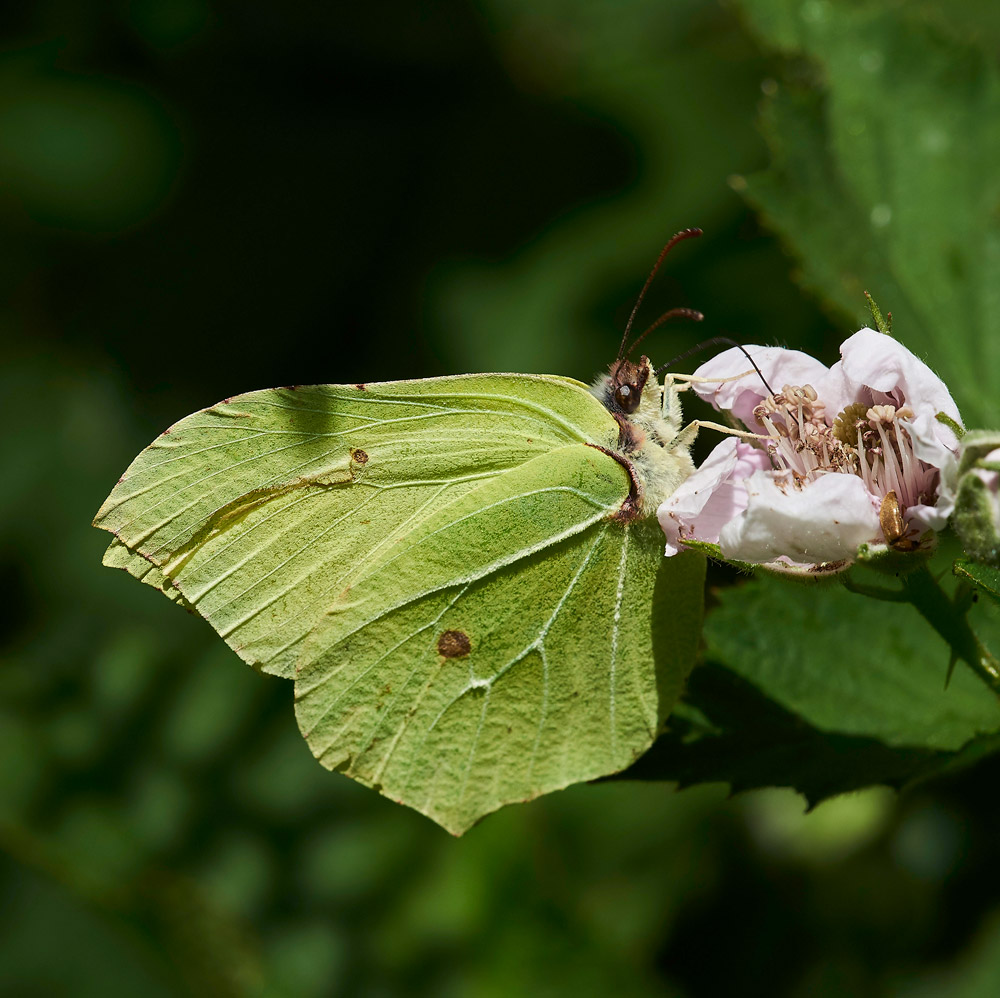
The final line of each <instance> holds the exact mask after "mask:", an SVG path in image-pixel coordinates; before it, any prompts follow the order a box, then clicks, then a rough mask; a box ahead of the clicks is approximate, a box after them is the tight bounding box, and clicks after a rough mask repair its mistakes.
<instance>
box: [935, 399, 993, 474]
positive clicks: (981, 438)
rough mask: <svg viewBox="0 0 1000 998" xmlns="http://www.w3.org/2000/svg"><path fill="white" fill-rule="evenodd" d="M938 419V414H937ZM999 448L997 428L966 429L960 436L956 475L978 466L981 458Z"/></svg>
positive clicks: (980, 465)
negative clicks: (960, 444) (960, 442)
mask: <svg viewBox="0 0 1000 998" xmlns="http://www.w3.org/2000/svg"><path fill="white" fill-rule="evenodd" d="M938 418H939V419H940V414H939V416H938ZM998 448H1000V432H998V431H997V430H966V431H965V434H964V435H963V436H962V450H961V455H960V457H959V459H958V476H959V478H961V477H962V475H964V474H965V473H966V472H967V471H971V470H972V469H973V468H980V467H983V465H982V464H981V463H980V462H981V461H982V460H983V458H985V457H986V456H987V454H989V453H990V452H991V451H995V450H997V449H998Z"/></svg>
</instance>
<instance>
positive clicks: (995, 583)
mask: <svg viewBox="0 0 1000 998" xmlns="http://www.w3.org/2000/svg"><path fill="white" fill-rule="evenodd" d="M953 571H954V572H955V575H957V576H958V577H959V578H960V579H965V580H966V581H967V582H971V583H972V584H973V585H974V586H975V587H976V589H978V590H979V591H981V592H984V593H986V595H987V596H989V597H990V599H992V600H994V601H995V602H997V603H1000V569H997V568H994V567H993V566H992V565H983V564H981V563H980V562H977V561H969V560H968V559H966V558H960V559H959V560H958V561H956V562H955V566H954V569H953Z"/></svg>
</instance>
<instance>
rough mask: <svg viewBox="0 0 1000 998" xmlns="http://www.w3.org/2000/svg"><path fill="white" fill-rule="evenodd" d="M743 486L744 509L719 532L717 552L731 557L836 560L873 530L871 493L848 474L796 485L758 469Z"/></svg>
mask: <svg viewBox="0 0 1000 998" xmlns="http://www.w3.org/2000/svg"><path fill="white" fill-rule="evenodd" d="M746 489H747V495H748V502H747V508H746V512H744V513H743V514H742V515H741V516H739V517H737V519H735V520H733V521H732V522H731V523H729V524H727V525H726V526H725V527H723V529H722V531H721V532H720V534H719V547H720V548H721V550H722V554H723V556H724V557H726V558H730V559H732V560H734V561H749V562H766V561H773V560H774V559H776V558H780V557H782V556H784V557H786V558H789V559H791V560H792V561H796V562H801V563H812V564H817V563H819V562H824V561H840V560H842V559H845V558H853V557H854V556H855V554H856V553H857V549H858V546H859V545H861V544H864V543H866V542H868V541H872V540H874V539H875V538H876V537H877V536H878V534H879V520H878V511H877V509H876V507H875V503H874V501H873V498H872V496H871V494H870V493H869V492H868V490H867V489H866V488H865V484H864V482H863V481H862V480H861V479H860V478H857V477H855V476H854V475H838V474H830V475H823V476H822V477H821V478H817V479H816V480H815V481H812V482H808V483H806V484H805V485H804V486H803V487H802V488H801V489H796V488H795V487H794V486H793V485H792V484H791V482H790V481H789V480H788V479H785V478H783V477H781V476H778V475H776V474H775V473H773V472H772V473H768V472H761V471H758V472H756V473H755V474H754V475H753V476H752V477H751V478H750V479H749V480H748V481H747V482H746Z"/></svg>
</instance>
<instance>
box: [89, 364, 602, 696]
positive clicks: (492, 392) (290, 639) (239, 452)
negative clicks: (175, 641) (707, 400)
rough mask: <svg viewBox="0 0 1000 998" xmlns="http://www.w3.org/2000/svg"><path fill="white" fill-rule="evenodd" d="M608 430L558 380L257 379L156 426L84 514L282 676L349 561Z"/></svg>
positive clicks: (589, 401)
mask: <svg viewBox="0 0 1000 998" xmlns="http://www.w3.org/2000/svg"><path fill="white" fill-rule="evenodd" d="M526 385H527V386H528V387H530V389H531V391H530V393H528V394H529V397H527V398H525V397H523V396H524V395H525V387H526ZM519 395H520V396H521V397H519ZM615 432H616V431H615V428H614V424H613V422H612V421H611V419H610V417H609V416H608V414H607V412H606V411H605V410H604V409H603V407H601V406H600V404H599V403H597V402H596V400H594V399H593V398H590V397H589V396H588V395H587V394H586V393H585V392H583V391H582V390H581V386H579V385H577V384H576V383H575V382H572V381H570V380H568V379H560V378H541V377H528V376H505V375H494V376H466V377H456V378H440V379H433V380H430V381H423V382H419V381H416V382H414V381H404V382H395V383H388V384H381V385H370V386H366V387H364V388H361V387H358V386H341V385H325V386H314V387H308V388H298V389H274V390H267V391H261V392H252V393H250V394H248V395H243V396H239V397H237V398H234V399H231V400H229V401H227V402H225V403H222V404H220V405H218V406H214V407H213V408H211V409H207V410H204V411H202V412H198V413H195V414H194V415H192V416H189V417H187V418H186V419H183V420H181V421H180V422H179V423H177V424H175V425H174V426H173V427H171V428H170V430H168V431H167V432H166V433H164V434H163V435H162V436H160V437H159V438H158V439H157V440H156V441H155V442H154V443H153V444H152V445H151V446H150V447H148V448H147V449H146V450H145V451H143V452H142V453H141V454H140V455H139V457H138V458H136V460H135V461H134V462H133V463H132V465H131V466H130V467H129V469H128V471H126V473H125V475H124V476H123V477H122V480H121V481H120V482H119V484H118V485H117V487H116V488H115V490H114V491H113V492H112V494H111V495H110V496H109V498H108V500H107V501H106V502H105V504H104V506H103V507H102V508H101V510H100V512H99V513H98V516H97V519H96V520H95V523H96V524H97V525H98V526H101V527H104V528H105V529H107V530H110V531H112V532H113V533H114V534H115V536H116V538H117V540H116V542H114V543H112V545H111V547H110V548H109V550H108V554H107V555H106V557H105V562H106V563H107V564H111V565H114V566H116V567H124V568H126V569H127V570H128V571H129V572H131V573H132V574H133V575H136V576H137V577H139V578H141V579H142V581H144V582H147V583H148V584H151V585H154V586H156V587H157V588H160V589H163V590H164V591H165V592H167V593H168V594H170V595H171V598H173V599H176V600H178V601H179V602H183V603H185V604H187V605H190V606H191V607H193V608H195V609H196V610H197V612H199V613H200V614H201V615H202V616H204V617H205V618H206V619H208V620H209V621H210V622H211V623H212V625H213V626H214V627H215V628H216V630H218V631H219V633H220V634H222V636H223V637H224V638H225V639H226V640H227V641H228V642H229V644H230V645H231V646H232V647H233V648H234V649H235V650H236V651H237V652H238V653H239V654H240V655H241V656H242V657H243V658H244V659H245V660H246V661H248V662H250V663H251V664H253V665H255V666H256V667H258V668H262V669H264V670H265V671H267V672H273V673H276V674H278V675H284V676H291V675H292V674H293V672H294V665H295V661H296V655H297V648H298V644H299V643H300V642H301V640H302V639H303V638H304V637H305V635H307V634H308V633H309V631H310V630H311V629H312V627H313V626H314V625H315V623H316V621H317V620H318V619H319V617H320V616H321V615H322V614H323V612H324V611H325V610H326V609H327V607H328V605H329V603H330V602H331V601H332V600H333V599H335V598H336V596H337V595H338V593H339V592H340V591H341V590H342V589H343V588H344V586H345V585H347V584H349V580H350V577H351V575H352V573H354V572H356V571H357V570H358V568H359V566H361V567H365V566H370V565H371V564H372V563H374V562H375V561H377V560H378V559H379V558H380V557H383V556H388V555H389V553H390V552H391V551H392V550H393V547H394V545H395V544H396V543H397V542H398V541H399V539H400V538H401V537H405V536H406V535H407V534H408V533H410V532H411V531H413V530H414V529H416V528H417V527H418V526H419V524H420V523H421V521H422V520H423V518H425V517H426V516H428V515H431V514H432V513H433V512H434V511H435V510H437V509H440V508H442V507H444V506H446V505H448V504H449V503H451V502H453V501H455V500H456V499H457V498H459V497H461V496H462V495H464V494H466V493H467V492H469V491H471V490H473V489H476V488H478V487H479V486H481V485H482V484H483V483H484V482H486V481H488V480H489V479H490V478H491V477H494V476H496V475H497V474H500V473H502V472H503V471H505V470H507V469H509V468H512V467H517V466H518V465H520V464H522V463H524V462H525V461H527V460H530V459H531V458H533V457H537V456H538V455H540V454H547V453H549V452H550V451H551V450H553V448H557V447H559V446H563V445H565V444H567V443H579V442H581V441H583V440H597V441H601V440H602V438H610V437H611V436H612V435H613V434H614V433H615ZM123 548H124V550H123ZM168 583H169V584H168Z"/></svg>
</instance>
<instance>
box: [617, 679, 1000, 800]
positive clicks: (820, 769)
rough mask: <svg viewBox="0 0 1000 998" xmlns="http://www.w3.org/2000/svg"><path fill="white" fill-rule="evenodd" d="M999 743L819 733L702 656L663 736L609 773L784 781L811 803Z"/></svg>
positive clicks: (922, 772)
mask: <svg viewBox="0 0 1000 998" xmlns="http://www.w3.org/2000/svg"><path fill="white" fill-rule="evenodd" d="M998 748H1000V737H998V736H997V735H988V736H984V737H981V738H977V739H974V740H973V741H972V742H969V743H968V744H967V745H966V746H964V747H963V749H961V750H960V751H958V752H947V751H944V750H942V749H931V748H924V747H920V746H892V745H886V744H885V743H884V742H882V741H880V740H879V739H877V738H871V737H864V736H860V735H846V734H840V733H837V732H825V731H820V730H819V729H818V728H816V727H814V726H813V725H811V724H809V723H808V722H807V721H805V720H803V718H801V717H799V716H798V715H796V714H794V713H793V712H791V711H789V710H787V709H785V708H784V707H782V706H781V705H780V704H778V703H776V702H775V701H774V700H772V699H770V698H768V697H767V696H765V695H764V694H763V693H762V692H761V691H760V690H759V689H758V688H757V687H755V686H754V685H753V684H752V683H749V682H747V681H746V680H744V679H741V678H740V677H739V676H737V675H736V674H735V673H733V672H731V671H730V670H728V669H726V668H724V667H723V666H720V665H716V664H714V663H711V662H709V663H707V664H706V665H703V666H700V667H699V668H697V669H696V670H695V671H694V673H693V674H692V675H691V678H690V680H689V681H688V688H687V690H686V692H685V694H684V699H683V701H682V702H681V704H680V705H679V706H678V707H677V708H676V709H675V711H674V713H673V715H672V717H671V719H670V724H669V729H668V730H667V732H666V733H665V734H663V735H661V736H660V738H659V739H657V741H656V743H655V744H654V745H653V747H652V748H651V749H650V750H649V751H648V752H647V753H646V754H645V755H644V756H643V757H642V758H641V759H639V760H638V761H637V762H636V763H635V765H633V766H631V767H629V768H628V769H627V770H625V771H624V772H623V773H619V774H617V775H616V776H614V777H611V778H612V779H624V780H670V781H676V782H677V783H678V784H679V787H680V788H683V787H688V786H693V785H695V784H699V783H728V784H729V786H730V789H731V790H732V792H733V793H738V792H740V791H743V790H754V789H759V788H762V787H774V786H780V787H791V788H792V789H793V790H797V791H798V792H799V793H801V794H802V795H803V796H804V797H805V798H806V800H807V801H808V802H809V805H810V806H815V805H816V804H819V803H820V802H822V801H824V800H826V799H827V798H829V797H833V796H836V795H837V794H842V793H849V792H851V791H854V790H861V789H863V788H865V787H870V786H876V785H883V786H890V787H893V788H895V789H902V788H903V787H905V786H907V785H909V784H912V783H915V782H920V781H923V780H927V779H930V778H932V777H935V776H937V775H939V774H941V773H943V772H944V771H945V770H948V769H957V768H960V767H962V766H967V765H971V764H972V763H974V762H976V761H978V759H979V758H981V757H982V756H983V755H984V754H986V753H988V752H994V751H996V750H997V749H998Z"/></svg>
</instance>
